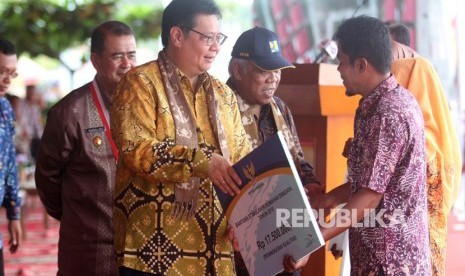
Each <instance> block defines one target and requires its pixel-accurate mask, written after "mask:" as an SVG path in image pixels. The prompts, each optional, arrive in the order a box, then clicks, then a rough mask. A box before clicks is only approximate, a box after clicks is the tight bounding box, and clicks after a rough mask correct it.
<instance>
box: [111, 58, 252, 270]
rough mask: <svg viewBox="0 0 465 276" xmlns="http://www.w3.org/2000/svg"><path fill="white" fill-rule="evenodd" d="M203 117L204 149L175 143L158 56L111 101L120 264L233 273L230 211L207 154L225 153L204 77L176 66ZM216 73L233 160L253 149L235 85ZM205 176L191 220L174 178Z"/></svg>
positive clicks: (193, 108) (188, 95)
mask: <svg viewBox="0 0 465 276" xmlns="http://www.w3.org/2000/svg"><path fill="white" fill-rule="evenodd" d="M178 74H179V77H180V82H181V86H182V89H183V92H184V93H185V97H186V99H187V102H188V105H189V107H190V109H191V111H192V114H193V116H194V118H195V119H196V123H197V126H198V128H197V132H198V135H197V139H198V144H199V147H200V148H202V150H199V149H196V148H192V147H187V146H182V145H176V143H175V141H176V129H175V124H174V119H173V116H172V113H171V111H170V106H169V102H168V100H167V97H166V94H165V89H164V85H163V81H162V77H161V74H160V70H159V67H158V65H157V63H156V62H155V61H153V62H149V63H147V64H144V65H142V66H139V67H137V68H135V69H133V70H131V71H130V72H129V73H128V74H126V76H125V77H124V78H123V79H122V80H121V82H120V84H119V86H118V88H117V91H116V94H115V97H114V99H113V102H112V108H111V125H112V126H111V128H112V133H113V137H114V139H115V142H116V144H117V147H118V150H119V154H120V160H119V163H118V167H117V173H116V188H115V212H114V216H115V218H114V219H115V249H116V254H117V261H118V265H120V266H125V267H128V268H132V269H135V270H139V271H145V272H150V273H156V274H162V275H234V274H235V271H234V264H233V261H232V247H231V244H230V242H229V241H228V239H227V237H226V219H225V217H224V216H223V210H222V208H221V205H220V203H219V201H218V198H217V197H216V193H215V190H214V187H213V184H212V182H211V181H210V180H209V179H207V178H206V176H207V167H208V162H209V157H208V156H209V154H211V153H212V152H216V153H219V154H221V152H220V147H219V145H218V141H217V138H216V136H215V133H214V131H213V129H212V126H211V124H210V120H209V114H208V108H207V101H206V93H205V91H204V89H203V85H198V87H192V86H191V84H190V82H189V79H188V78H187V77H186V76H185V75H183V74H182V73H181V72H179V71H178ZM206 81H211V84H212V86H213V89H214V93H215V95H216V98H217V101H218V114H219V117H220V120H221V122H222V124H223V126H224V129H225V132H226V141H227V146H228V148H229V150H230V153H231V160H230V161H231V163H235V162H237V161H238V160H239V159H240V158H242V157H243V156H245V155H246V154H247V153H248V152H249V151H250V146H249V144H248V141H247V138H246V136H245V131H244V128H243V126H242V124H241V121H240V114H239V110H238V108H237V102H236V98H235V96H234V93H233V92H232V91H231V90H230V89H229V88H228V87H227V86H226V85H225V84H224V83H222V82H220V81H219V80H217V79H216V78H213V77H211V76H209V75H208V74H207V73H204V74H202V75H200V76H199V80H198V82H199V83H200V84H201V83H203V82H206ZM191 177H200V178H201V185H200V192H199V200H198V206H197V211H196V214H195V216H194V218H193V219H192V220H189V221H187V220H185V219H183V220H175V219H174V218H173V216H172V214H173V207H174V204H173V202H174V191H175V184H176V183H182V182H186V181H187V180H189V179H190V178H191Z"/></svg>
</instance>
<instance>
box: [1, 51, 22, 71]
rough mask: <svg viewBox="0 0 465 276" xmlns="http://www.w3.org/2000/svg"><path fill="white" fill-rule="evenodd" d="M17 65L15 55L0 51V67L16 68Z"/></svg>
mask: <svg viewBox="0 0 465 276" xmlns="http://www.w3.org/2000/svg"><path fill="white" fill-rule="evenodd" d="M17 65H18V59H17V56H16V55H15V54H14V55H5V54H3V53H0V67H2V68H7V69H10V70H11V69H16V66H17Z"/></svg>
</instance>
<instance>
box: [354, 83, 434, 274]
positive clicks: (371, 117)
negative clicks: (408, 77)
mask: <svg viewBox="0 0 465 276" xmlns="http://www.w3.org/2000/svg"><path fill="white" fill-rule="evenodd" d="M354 133H355V135H354V140H353V144H352V148H351V150H350V155H349V161H348V167H349V180H350V184H351V194H354V193H355V192H357V190H359V189H360V188H362V187H364V188H368V189H371V190H373V191H375V192H377V193H379V194H382V195H383V197H382V199H381V202H380V204H379V205H378V207H377V210H376V212H378V214H382V215H381V216H379V217H380V219H379V220H371V221H369V220H367V219H365V220H364V222H365V226H362V227H352V228H351V229H350V232H349V233H350V234H349V237H350V238H349V244H350V257H351V267H352V273H351V275H363V276H365V275H382V274H381V273H384V275H396V276H399V275H422V276H425V275H431V267H430V255H429V252H430V251H429V236H428V221H427V205H426V155H425V154H426V153H425V135H424V122H423V116H422V114H421V110H420V107H419V106H418V104H417V102H416V100H415V98H414V97H413V96H412V95H411V94H410V92H409V91H408V90H406V89H405V88H403V87H401V86H400V85H399V84H398V83H397V82H396V80H395V78H394V77H393V76H392V75H391V76H390V77H389V78H387V79H386V80H385V81H383V82H382V83H381V84H380V85H379V86H378V87H377V88H376V89H375V90H374V91H372V92H371V93H370V94H369V95H367V96H365V97H364V98H362V99H361V100H360V104H359V107H358V109H357V113H356V117H355V126H354ZM379 212H381V213H379ZM383 212H384V213H383ZM373 221H375V222H376V221H377V223H373ZM380 221H381V223H379V222H380ZM381 270H382V271H381Z"/></svg>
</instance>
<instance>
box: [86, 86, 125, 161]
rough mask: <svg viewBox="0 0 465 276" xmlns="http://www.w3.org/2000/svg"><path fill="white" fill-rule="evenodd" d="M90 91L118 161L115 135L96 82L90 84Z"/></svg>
mask: <svg viewBox="0 0 465 276" xmlns="http://www.w3.org/2000/svg"><path fill="white" fill-rule="evenodd" d="M90 92H91V94H92V99H93V100H94V104H95V106H96V107H97V110H98V114H99V115H100V119H101V120H102V122H103V126H104V127H105V134H106V136H107V138H108V141H110V146H111V150H112V151H113V156H114V157H115V159H116V162H118V157H119V156H118V149H117V148H116V144H115V141H113V137H112V136H111V130H110V126H109V125H108V121H107V118H106V117H105V114H103V108H102V104H101V103H100V100H99V98H98V97H97V92H96V91H95V87H94V83H91V84H90Z"/></svg>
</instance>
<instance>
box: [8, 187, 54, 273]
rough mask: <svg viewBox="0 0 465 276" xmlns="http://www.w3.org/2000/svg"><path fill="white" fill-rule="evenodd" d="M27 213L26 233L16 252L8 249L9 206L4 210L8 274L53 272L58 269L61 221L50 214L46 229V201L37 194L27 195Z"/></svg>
mask: <svg viewBox="0 0 465 276" xmlns="http://www.w3.org/2000/svg"><path fill="white" fill-rule="evenodd" d="M27 207H28V208H27V209H26V210H27V213H26V214H24V215H25V216H24V219H25V220H24V223H25V227H24V228H25V229H23V232H25V236H24V238H23V240H22V243H21V246H20V247H19V249H18V251H17V252H16V253H15V254H10V252H9V250H8V241H9V234H8V229H7V220H6V216H5V209H4V208H1V211H0V231H1V233H2V235H3V243H4V249H3V254H4V258H5V274H6V276H53V275H56V273H57V270H58V269H57V251H58V249H57V248H58V247H57V246H58V245H57V244H58V230H59V223H58V222H57V221H56V220H54V219H52V218H50V217H49V218H48V221H49V228H48V229H45V225H44V213H43V209H42V204H41V202H40V200H39V198H38V197H37V196H30V197H29V198H27Z"/></svg>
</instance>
